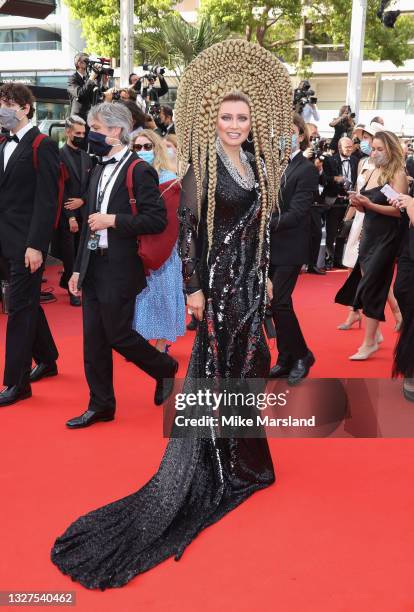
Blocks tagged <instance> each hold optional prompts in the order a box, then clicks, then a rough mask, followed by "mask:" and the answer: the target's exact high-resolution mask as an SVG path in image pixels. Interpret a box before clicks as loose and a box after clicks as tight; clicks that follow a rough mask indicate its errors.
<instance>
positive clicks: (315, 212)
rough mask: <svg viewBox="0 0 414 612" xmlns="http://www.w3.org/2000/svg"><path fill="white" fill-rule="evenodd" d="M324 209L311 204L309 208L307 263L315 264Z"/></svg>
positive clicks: (319, 246) (320, 237)
mask: <svg viewBox="0 0 414 612" xmlns="http://www.w3.org/2000/svg"><path fill="white" fill-rule="evenodd" d="M324 211H325V209H324V208H322V206H312V208H311V240H310V257H309V265H310V266H317V265H318V258H319V250H320V248H321V240H322V215H323V213H324Z"/></svg>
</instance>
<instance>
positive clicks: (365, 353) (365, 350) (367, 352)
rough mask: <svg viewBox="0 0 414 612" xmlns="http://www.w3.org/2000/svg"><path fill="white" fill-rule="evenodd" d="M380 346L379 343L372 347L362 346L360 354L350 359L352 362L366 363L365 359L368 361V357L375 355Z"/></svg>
mask: <svg viewBox="0 0 414 612" xmlns="http://www.w3.org/2000/svg"><path fill="white" fill-rule="evenodd" d="M378 348H379V346H378V344H377V343H375V344H373V345H372V346H365V347H364V346H361V347H360V348H359V349H358V352H357V353H355V354H354V355H351V356H350V357H349V359H350V360H351V361H365V359H368V357H370V356H371V355H372V354H373V353H375V352H376V351H377V350H378Z"/></svg>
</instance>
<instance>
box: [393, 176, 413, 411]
mask: <svg viewBox="0 0 414 612" xmlns="http://www.w3.org/2000/svg"><path fill="white" fill-rule="evenodd" d="M413 193H414V186H413V187H411V194H412V195H413ZM393 205H394V206H395V207H396V208H398V209H399V210H400V211H401V210H402V211H405V212H406V215H405V217H406V218H405V219H404V221H405V226H406V229H405V233H404V240H403V248H402V252H401V254H400V256H399V257H398V266H397V278H396V279H395V285H394V292H395V297H396V298H397V301H398V304H399V306H400V309H401V313H402V315H403V325H402V330H401V334H400V337H399V340H398V343H397V346H396V348H395V356H394V368H393V374H394V376H398V375H401V376H403V377H404V383H403V392H404V397H405V398H406V399H407V400H409V401H411V402H414V197H410V196H408V195H400V196H399V197H398V199H396V200H394V201H393Z"/></svg>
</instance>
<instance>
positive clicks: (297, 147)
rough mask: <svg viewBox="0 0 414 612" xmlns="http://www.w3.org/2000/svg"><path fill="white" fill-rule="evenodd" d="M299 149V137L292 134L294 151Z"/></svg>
mask: <svg viewBox="0 0 414 612" xmlns="http://www.w3.org/2000/svg"><path fill="white" fill-rule="evenodd" d="M298 149H299V139H298V135H297V134H292V153H294V152H295V151H297V150H298Z"/></svg>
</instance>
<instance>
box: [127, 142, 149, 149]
mask: <svg viewBox="0 0 414 612" xmlns="http://www.w3.org/2000/svg"><path fill="white" fill-rule="evenodd" d="M132 148H133V149H134V151H142V149H144V151H152V148H153V147H152V143H150V142H146V143H145V144H143V145H142V144H134V146H133V147H132Z"/></svg>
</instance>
